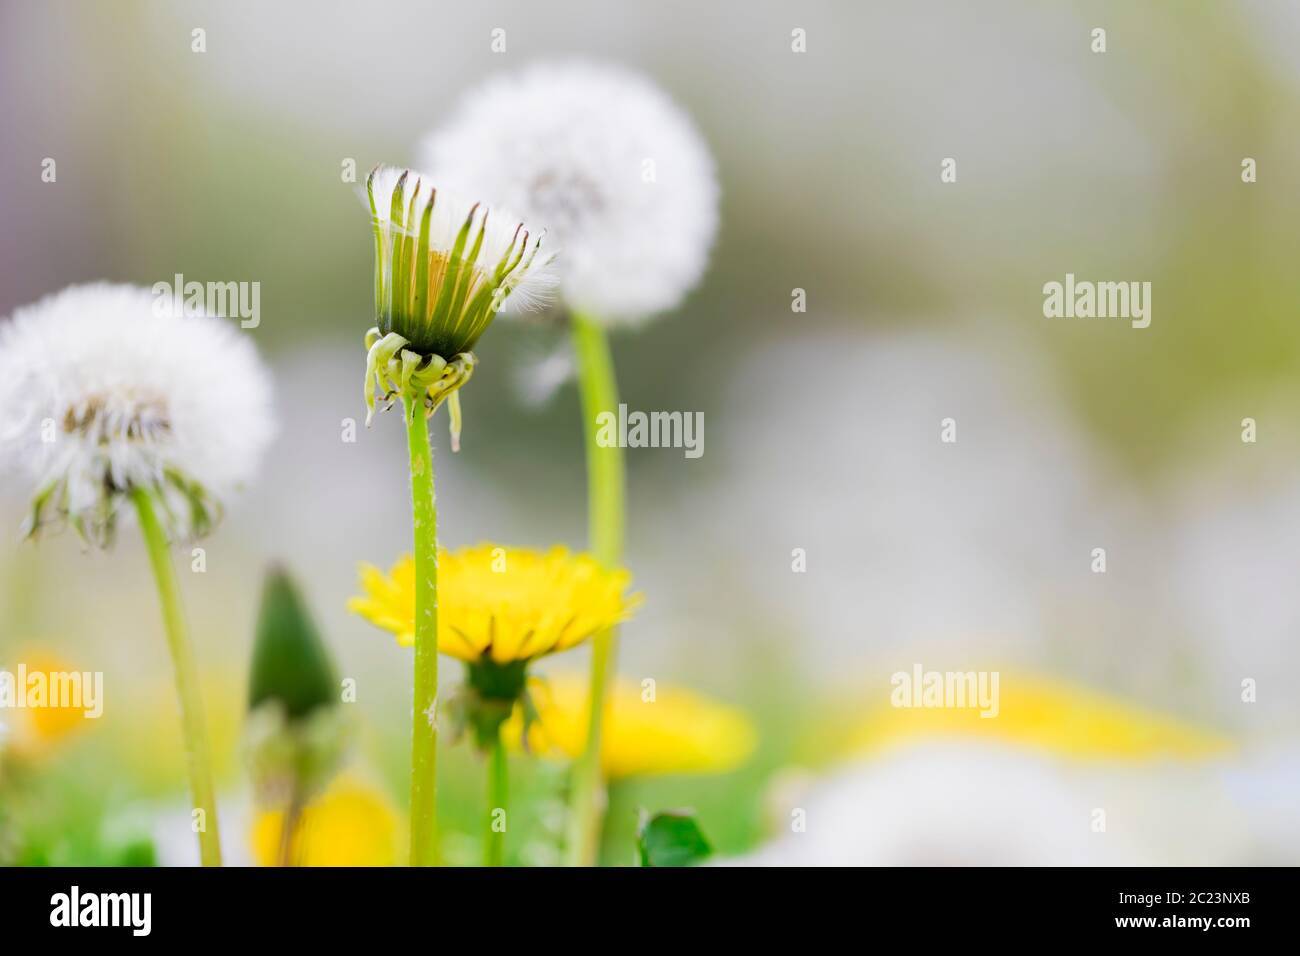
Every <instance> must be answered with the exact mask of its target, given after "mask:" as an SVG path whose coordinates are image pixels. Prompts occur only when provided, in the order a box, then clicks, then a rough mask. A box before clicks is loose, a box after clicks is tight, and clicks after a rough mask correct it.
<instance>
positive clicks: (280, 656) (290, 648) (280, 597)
mask: <svg viewBox="0 0 1300 956" xmlns="http://www.w3.org/2000/svg"><path fill="white" fill-rule="evenodd" d="M270 700H274V701H278V702H279V703H280V704H281V705H282V706H283V707H284V710H285V713H286V714H287V715H288V717H289V718H290V719H296V718H301V717H305V716H307V714H309V713H310V712H311V711H313V710H315V709H316V708H317V707H328V706H332V705H334V704H337V703H338V701H339V684H338V680H337V678H336V676H335V673H334V665H333V663H332V662H331V661H330V657H329V652H328V651H327V650H326V649H325V645H324V644H323V643H322V642H321V639H320V635H319V634H318V633H317V631H316V625H315V624H314V623H312V620H311V617H310V615H309V614H308V613H307V608H306V606H305V605H304V604H303V602H302V598H301V597H300V596H299V595H298V590H297V588H296V587H295V586H294V584H293V581H292V580H291V579H290V578H289V575H288V574H287V573H286V572H285V571H283V570H281V569H279V568H272V569H271V571H269V572H268V573H267V576H266V583H265V585H264V586H263V589H262V609H261V612H260V613H259V615H258V620H257V638H256V642H255V643H254V646H253V666H252V673H251V675H250V677H249V689H248V705H249V709H250V710H251V709H253V708H256V707H257V706H258V705H259V704H263V703H265V702H267V701H270Z"/></svg>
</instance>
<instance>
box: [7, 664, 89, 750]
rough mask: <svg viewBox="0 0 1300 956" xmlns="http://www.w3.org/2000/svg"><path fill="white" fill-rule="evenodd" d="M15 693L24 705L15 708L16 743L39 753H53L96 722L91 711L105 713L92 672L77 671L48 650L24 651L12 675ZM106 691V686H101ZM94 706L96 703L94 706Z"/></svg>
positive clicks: (14, 738)
mask: <svg viewBox="0 0 1300 956" xmlns="http://www.w3.org/2000/svg"><path fill="white" fill-rule="evenodd" d="M11 680H13V682H14V686H13V692H14V693H15V694H21V695H23V701H24V706H23V707H21V708H20V709H18V710H15V711H14V714H15V720H14V726H13V728H12V731H13V737H12V741H11V743H12V746H13V748H14V750H15V752H18V753H21V754H26V755H30V756H35V755H38V754H43V753H49V752H50V751H52V750H53V749H54V748H56V747H57V746H58V745H59V744H61V743H63V741H64V740H65V739H67V738H68V737H70V736H72V735H73V734H75V733H77V732H78V731H80V730H82V729H83V728H84V727H86V726H87V725H89V724H94V723H96V720H95V719H94V718H93V717H92V716H87V715H88V713H89V712H90V711H92V710H94V709H95V708H96V707H98V709H99V710H100V711H101V712H102V709H103V700H102V699H101V700H97V701H96V700H93V699H92V698H93V697H95V695H96V690H95V684H94V677H93V675H92V674H90V673H87V672H82V671H78V670H76V669H75V668H74V667H73V666H72V665H71V664H69V663H68V662H67V661H65V660H64V659H63V658H61V657H59V656H57V655H55V654H52V653H50V652H48V651H44V650H33V651H30V652H28V653H26V654H24V655H23V656H22V658H21V660H20V663H19V665H18V666H17V668H16V669H15V671H14V674H13V675H12V676H11ZM99 690H100V691H102V687H100V688H99ZM92 705H94V706H92Z"/></svg>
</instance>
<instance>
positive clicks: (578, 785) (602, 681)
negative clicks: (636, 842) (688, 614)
mask: <svg viewBox="0 0 1300 956" xmlns="http://www.w3.org/2000/svg"><path fill="white" fill-rule="evenodd" d="M573 346H574V350H575V352H576V353H577V357H578V388H579V391H580V392H581V396H582V425H583V428H582V430H583V437H584V439H585V443H586V449H587V523H588V527H587V534H588V536H589V538H590V543H591V550H592V552H593V553H594V554H595V556H596V560H598V561H600V562H601V563H602V564H604V565H605V566H606V567H610V568H614V567H617V566H618V564H619V563H620V562H621V561H622V558H623V523H624V501H623V486H624V477H623V449H622V447H620V445H619V443H618V442H615V443H613V444H611V445H608V446H605V447H602V446H601V445H600V443H599V442H598V441H597V435H598V434H599V432H600V427H599V419H600V416H601V415H602V414H603V413H608V414H610V415H613V416H614V418H615V419H617V417H618V383H617V381H616V380H615V378H614V362H613V359H612V358H611V357H610V352H609V339H608V337H607V336H606V334H605V330H604V328H602V327H601V326H600V324H599V323H597V322H595V321H593V320H592V319H591V318H589V317H587V316H584V315H580V314H576V313H575V314H574V315H573ZM617 639H618V630H617V628H611V629H610V630H608V631H605V632H604V633H601V634H597V635H596V636H595V637H594V638H593V639H592V646H591V677H590V681H589V684H588V692H587V742H586V746H585V747H584V748H583V752H582V755H581V756H580V757H579V758H578V760H577V762H576V763H575V764H574V767H573V792H572V795H571V798H570V800H571V802H570V805H569V824H568V840H567V843H566V846H565V862H566V864H567V865H569V866H591V865H593V864H594V863H595V862H596V854H597V843H598V842H599V835H600V829H601V827H600V819H601V812H602V808H601V806H600V803H601V779H600V733H601V724H602V722H603V719H604V713H605V706H604V702H605V691H606V687H607V685H608V683H609V676H610V673H611V672H612V671H613V668H614V658H615V653H616V650H617Z"/></svg>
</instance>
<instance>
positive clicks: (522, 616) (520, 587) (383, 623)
mask: <svg viewBox="0 0 1300 956" xmlns="http://www.w3.org/2000/svg"><path fill="white" fill-rule="evenodd" d="M630 581H631V576H630V575H629V574H628V572H627V571H623V570H617V571H611V570H607V569H606V568H604V567H603V566H602V565H600V564H599V563H598V562H597V561H596V560H595V559H594V558H592V557H590V556H589V555H586V554H570V553H569V551H568V550H567V549H565V548H562V547H555V548H552V549H551V550H549V551H547V552H545V553H541V552H538V551H533V550H530V549H527V548H505V547H500V546H498V545H492V544H481V545H478V546H476V547H472V548H462V549H461V550H459V551H440V552H439V555H438V649H439V650H440V651H441V652H442V653H444V654H448V655H450V656H452V657H457V658H460V659H461V660H463V661H465V662H466V663H468V664H476V663H478V662H480V661H485V662H491V663H494V664H498V665H505V664H513V663H517V662H524V661H531V660H534V659H536V658H538V657H542V656H544V655H546V654H553V653H556V652H557V651H563V650H568V649H569V648H571V647H573V646H575V645H577V644H580V643H582V642H583V641H585V640H586V639H587V638H589V637H591V636H592V635H593V634H595V633H597V632H599V631H603V630H605V629H606V628H608V627H612V626H613V625H615V624H618V623H620V622H621V621H625V620H627V618H628V617H629V616H631V613H632V611H633V609H634V608H635V607H636V606H637V605H638V604H639V603H640V601H641V597H640V595H639V594H634V595H628V594H626V593H625V592H626V590H627V587H628V585H629V583H630ZM361 588H362V590H363V591H364V592H365V593H364V595H363V596H361V597H354V598H352V599H351V600H350V601H348V609H349V610H351V611H353V612H354V613H356V614H359V615H361V616H362V617H364V618H365V619H366V620H368V621H369V622H370V623H372V624H374V625H375V626H377V627H380V628H383V629H384V630H386V631H391V632H392V633H393V634H395V635H396V636H397V643H399V644H401V645H403V646H405V647H410V646H411V645H412V644H414V643H415V562H414V561H413V560H412V559H411V557H410V556H406V557H403V558H402V559H401V560H399V561H398V562H397V563H396V564H394V565H393V567H392V569H391V570H390V571H389V573H388V574H387V575H385V574H384V573H383V572H382V571H380V570H379V569H378V568H376V567H373V566H371V565H362V567H361Z"/></svg>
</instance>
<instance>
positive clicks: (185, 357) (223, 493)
mask: <svg viewBox="0 0 1300 956" xmlns="http://www.w3.org/2000/svg"><path fill="white" fill-rule="evenodd" d="M173 310H174V307H173V305H172V302H171V299H170V296H168V297H158V296H155V295H154V294H153V292H151V291H150V290H149V289H146V288H142V287H139V286H131V285H114V284H109V283H93V284H88V285H78V286H70V287H68V288H66V289H64V290H62V291H60V292H57V293H54V294H53V295H50V296H47V297H45V298H43V299H41V300H40V301H39V302H36V303H34V304H32V305H28V306H24V307H22V308H20V309H18V310H17V311H15V312H14V314H13V316H12V317H11V318H9V319H8V320H5V321H0V408H3V409H4V410H5V415H4V424H3V425H0V466H4V467H5V468H6V469H7V470H12V471H17V472H20V473H23V474H25V475H26V477H28V478H29V479H31V480H32V482H33V483H34V485H35V489H36V493H37V495H38V496H40V495H42V494H45V493H46V492H49V497H48V499H47V504H48V508H46V509H45V510H46V511H50V512H53V513H54V515H55V517H58V518H62V519H66V520H68V521H70V522H72V523H73V524H74V525H76V526H77V527H78V528H79V529H80V530H87V528H88V530H89V532H91V533H90V534H88V537H92V538H94V539H96V540H101V539H106V538H107V537H108V536H109V535H110V534H111V531H112V523H113V519H114V516H115V514H116V511H117V509H118V507H119V506H120V504H121V502H120V499H121V498H122V497H123V495H125V494H127V493H129V492H130V491H132V490H135V489H137V488H141V489H146V490H150V491H152V492H155V493H156V494H157V495H158V496H159V500H160V501H161V503H162V504H163V505H164V507H163V509H162V511H163V519H164V520H165V521H166V522H167V523H168V525H169V530H171V531H172V532H173V533H174V534H177V535H188V534H193V533H199V532H201V531H202V530H203V528H202V527H199V526H198V525H202V524H206V522H205V521H199V520H198V515H196V514H195V512H194V510H193V509H194V505H195V504H196V503H198V504H203V505H205V506H206V505H212V506H214V507H219V505H220V503H221V502H222V501H223V500H224V499H225V498H226V497H227V496H228V495H229V494H230V492H232V491H233V490H235V489H236V488H237V487H238V486H240V485H241V484H243V483H244V482H246V481H248V480H249V479H250V478H251V477H252V476H253V473H254V471H255V469H256V466H257V463H258V461H259V459H260V458H261V455H262V452H263V451H264V449H265V448H266V446H267V444H268V443H269V442H270V439H271V437H272V435H273V432H274V425H273V421H272V417H271V407H270V406H271V382H270V376H269V374H268V372H267V370H266V368H265V366H264V365H263V364H262V361H261V359H260V358H259V357H258V355H257V352H256V350H255V349H254V347H253V345H252V343H251V342H250V341H249V339H248V338H247V337H245V336H244V335H242V334H241V333H240V332H239V331H238V330H237V329H236V328H235V327H233V326H232V325H229V324H227V323H226V322H225V321H224V320H221V319H216V318H211V317H208V316H205V315H200V314H195V313H193V312H187V313H186V314H182V315H177V314H174V311H173ZM33 517H34V519H35V520H36V523H38V524H39V523H40V512H39V511H38V512H36V513H34V516H33ZM83 525H84V526H87V527H83ZM33 530H35V529H33Z"/></svg>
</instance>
